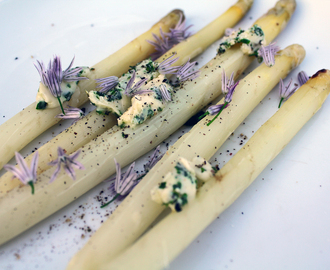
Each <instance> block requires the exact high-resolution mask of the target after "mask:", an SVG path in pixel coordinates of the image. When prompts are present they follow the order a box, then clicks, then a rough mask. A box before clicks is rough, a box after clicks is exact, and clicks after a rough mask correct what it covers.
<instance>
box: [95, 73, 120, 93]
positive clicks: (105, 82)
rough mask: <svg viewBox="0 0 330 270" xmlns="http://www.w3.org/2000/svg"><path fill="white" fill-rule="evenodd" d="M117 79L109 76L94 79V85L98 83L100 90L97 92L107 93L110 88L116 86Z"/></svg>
mask: <svg viewBox="0 0 330 270" xmlns="http://www.w3.org/2000/svg"><path fill="white" fill-rule="evenodd" d="M118 82H119V81H118V77H116V76H110V77H106V78H102V79H96V83H99V85H98V88H101V89H100V90H99V92H101V93H107V92H109V91H110V90H111V89H112V88H114V87H115V86H116V85H117V84H118Z"/></svg>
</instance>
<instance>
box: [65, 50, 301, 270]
mask: <svg viewBox="0 0 330 270" xmlns="http://www.w3.org/2000/svg"><path fill="white" fill-rule="evenodd" d="M304 56H305V50H304V49H303V48H302V47H301V46H299V45H292V46H289V47H287V48H286V49H285V50H283V51H281V52H280V53H279V55H278V56H276V61H275V65H274V66H273V67H271V68H269V67H267V66H266V65H265V64H262V65H261V66H260V67H258V68H256V69H255V70H254V71H253V72H251V73H250V74H249V75H247V76H246V77H245V78H244V79H242V80H241V81H240V83H239V85H238V86H237V88H236V90H235V92H234V95H233V100H232V102H231V103H230V106H229V107H228V108H226V109H225V110H224V111H223V112H222V114H221V115H220V116H219V118H218V120H216V121H215V122H213V123H212V124H211V125H210V126H209V127H207V126H206V124H207V123H208V122H209V121H210V119H212V118H213V116H210V117H206V119H203V120H201V121H200V122H199V123H198V124H196V125H195V126H194V127H193V128H192V129H191V130H190V132H188V133H187V134H185V135H184V136H183V137H181V138H180V139H179V140H178V141H177V142H176V143H175V144H174V145H173V146H172V147H171V148H170V149H169V150H168V152H167V153H166V154H165V155H164V157H163V158H162V159H161V160H160V161H159V162H158V163H157V164H156V165H155V166H154V167H153V168H152V170H151V171H150V172H149V173H148V174H147V175H146V176H145V177H144V178H143V179H142V181H141V182H140V183H139V184H138V185H137V187H135V189H134V190H133V191H132V192H131V194H130V196H129V197H127V198H126V199H125V200H124V201H123V202H122V203H121V204H120V205H119V207H118V208H117V209H116V211H115V212H114V213H113V214H112V215H111V216H110V218H109V219H108V220H107V221H106V222H105V223H104V224H103V225H102V227H101V228H100V229H99V230H98V231H97V232H96V233H95V234H94V235H93V236H92V238H91V239H90V240H89V243H88V244H86V245H85V246H84V248H83V249H82V250H81V251H79V252H78V253H77V255H75V257H74V258H73V259H72V260H71V262H70V264H69V267H68V269H81V268H82V267H83V266H86V265H87V266H89V268H90V269H92V268H93V267H94V266H100V265H102V263H104V262H107V261H110V260H111V258H113V257H114V256H115V255H116V254H119V252H120V251H121V250H123V249H124V248H125V247H127V246H129V245H131V244H132V243H133V242H134V241H135V240H136V239H137V238H138V237H139V236H140V235H141V234H142V233H143V232H144V231H145V230H146V229H147V228H148V227H149V226H150V225H151V223H152V222H153V221H154V220H155V219H156V217H157V216H158V215H159V214H160V213H161V212H162V211H163V209H164V207H163V206H161V205H158V204H156V203H155V202H153V201H151V197H150V190H151V189H152V188H153V187H155V186H156V185H157V184H158V183H160V182H162V179H163V176H164V175H166V173H167V172H168V171H171V170H172V168H173V167H174V165H175V164H176V162H177V161H178V158H179V157H180V156H181V157H184V158H186V159H188V160H190V159H191V158H192V157H193V156H196V155H199V156H201V157H204V158H206V159H210V158H211V157H212V156H213V155H214V153H215V152H216V151H217V149H218V148H219V147H220V146H221V145H222V144H223V143H224V141H225V140H226V139H227V138H228V137H229V136H230V134H231V133H232V132H233V131H234V130H235V129H236V128H237V126H238V125H239V124H240V123H241V122H242V121H243V120H244V119H245V118H246V117H247V116H248V115H249V114H250V112H251V111H252V110H253V109H254V107H256V106H257V105H258V104H259V102H260V101H261V100H262V99H263V98H264V97H265V96H266V95H267V94H268V92H269V91H270V90H271V89H273V88H274V86H275V85H276V84H277V83H278V82H279V80H280V78H284V77H285V76H286V75H287V74H288V73H289V72H290V71H291V70H292V69H294V68H295V67H296V66H297V65H299V64H300V63H301V62H302V60H303V59H304ZM222 103H223V102H222ZM141 206H143V207H141ZM109 241H111V242H112V241H113V242H115V243H116V245H111V246H108V243H109ZM105 247H107V248H105ZM87 266H86V268H85V269H89V268H88V267H87Z"/></svg>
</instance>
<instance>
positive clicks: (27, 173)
mask: <svg viewBox="0 0 330 270" xmlns="http://www.w3.org/2000/svg"><path fill="white" fill-rule="evenodd" d="M15 157H16V161H17V164H18V166H19V167H20V168H16V167H15V166H13V165H10V164H6V165H4V166H3V167H4V168H5V169H6V170H7V171H9V172H12V173H13V174H14V178H15V177H16V178H18V179H19V180H20V181H21V182H22V183H23V184H24V185H30V186H31V192H32V194H34V183H35V182H36V181H37V168H38V166H37V164H38V158H39V153H38V151H36V153H35V154H34V156H33V158H32V161H31V168H29V167H28V165H27V164H26V162H25V160H24V158H23V157H22V156H21V155H20V153H18V152H15Z"/></svg>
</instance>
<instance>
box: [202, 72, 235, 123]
mask: <svg viewBox="0 0 330 270" xmlns="http://www.w3.org/2000/svg"><path fill="white" fill-rule="evenodd" d="M238 84H239V81H237V82H236V83H235V81H234V73H232V74H231V76H230V79H229V80H228V79H227V77H226V73H225V71H223V72H222V91H223V89H226V90H225V91H226V92H224V93H226V96H225V100H224V101H225V103H224V104H219V105H213V106H210V107H209V108H208V109H207V111H206V113H205V114H204V115H202V116H201V118H202V117H204V116H205V115H208V114H210V115H214V114H216V116H215V117H213V119H212V120H211V121H210V122H208V123H207V126H209V125H211V124H212V123H213V121H214V120H215V119H216V118H217V117H218V116H219V115H220V113H221V112H222V111H223V110H224V109H226V108H227V107H228V106H229V103H230V102H231V101H232V98H233V94H234V91H235V89H236V87H237V85H238Z"/></svg>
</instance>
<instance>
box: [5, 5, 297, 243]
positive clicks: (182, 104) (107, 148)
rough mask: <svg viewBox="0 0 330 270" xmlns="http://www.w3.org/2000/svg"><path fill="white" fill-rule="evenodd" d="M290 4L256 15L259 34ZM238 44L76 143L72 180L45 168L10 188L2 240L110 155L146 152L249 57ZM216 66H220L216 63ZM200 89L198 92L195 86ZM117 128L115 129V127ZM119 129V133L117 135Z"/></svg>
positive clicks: (101, 174)
mask: <svg viewBox="0 0 330 270" xmlns="http://www.w3.org/2000/svg"><path fill="white" fill-rule="evenodd" d="M294 8H295V2H294V1H292V0H287V1H280V2H278V3H277V4H276V6H275V8H274V9H271V10H270V11H269V12H268V13H267V14H266V15H265V16H263V17H262V18H261V19H259V20H257V22H256V23H257V24H258V25H259V26H260V27H261V28H262V29H263V31H264V34H265V39H266V41H267V42H270V41H271V40H272V39H274V38H275V37H276V36H277V35H278V34H279V33H280V32H281V30H282V29H283V27H284V26H285V25H286V24H287V22H288V20H289V19H290V17H291V14H292V13H293V11H294ZM252 60H253V57H249V56H247V55H245V54H244V53H243V52H242V51H241V50H240V48H239V47H238V46H234V47H233V48H232V49H229V50H227V51H226V52H225V53H223V54H221V55H217V56H216V57H215V58H214V59H212V60H211V61H210V62H209V63H208V64H207V65H206V66H204V67H203V68H202V69H201V71H200V76H199V77H198V78H197V79H196V80H194V81H189V82H187V83H185V84H184V85H183V86H181V89H180V90H179V91H177V93H176V95H175V96H174V97H173V101H172V102H170V103H168V105H167V106H166V107H165V108H164V109H163V111H161V112H159V113H158V114H157V115H155V116H154V117H153V118H151V119H149V120H147V121H146V122H145V123H144V124H143V125H140V126H138V127H137V128H136V129H134V130H133V129H130V128H125V129H120V128H119V127H118V126H115V127H113V128H112V129H110V130H109V131H107V132H105V133H104V134H102V135H101V136H99V137H98V138H96V139H95V140H94V141H92V142H90V143H88V144H87V145H85V146H83V147H82V148H81V152H82V154H81V155H80V156H79V158H78V159H77V161H78V162H80V163H82V164H83V166H85V168H86V170H79V171H77V172H76V178H77V180H76V181H72V180H71V179H70V176H68V175H67V174H65V173H63V172H61V173H59V174H58V177H57V179H56V181H54V182H53V183H52V184H48V182H49V180H50V179H51V175H52V174H53V170H52V169H49V170H47V171H45V172H44V173H42V174H41V175H39V177H38V180H37V183H36V192H35V195H33V196H31V194H30V191H29V190H28V189H25V188H15V189H13V190H11V191H10V192H8V193H7V194H6V195H5V196H3V197H1V199H0V206H2V207H0V209H1V210H0V219H1V220H3V221H4V222H1V224H0V242H1V243H3V242H5V241H7V240H9V239H10V238H12V237H14V236H16V235H17V234H19V233H21V232H22V231H24V230H26V229H27V228H29V227H31V226H33V225H34V224H36V223H37V222H39V221H41V220H42V219H44V218H45V217H47V216H49V215H50V214H52V213H54V212H55V211H57V210H58V209H60V208H62V207H64V206H65V205H67V204H68V203H70V202H71V201H73V200H75V199H76V198H77V197H79V196H80V195H82V194H84V193H85V192H86V191H88V190H90V189H91V188H92V187H94V186H95V185H96V184H98V183H100V182H101V181H102V180H104V179H105V178H106V177H108V176H109V175H111V174H113V173H114V172H115V166H114V164H113V159H114V157H116V160H117V161H118V162H119V163H120V164H121V165H122V166H125V165H127V164H128V163H130V162H132V161H133V160H135V159H136V158H138V157H139V156H141V155H143V154H144V153H146V152H148V151H149V150H151V149H152V148H154V147H155V146H156V145H158V144H159V143H160V142H162V141H163V140H164V139H165V138H167V137H168V136H169V135H170V134H171V133H172V132H174V131H175V130H176V129H178V128H179V127H180V126H181V125H183V124H184V123H185V122H186V120H188V119H189V118H190V117H191V116H192V115H194V114H195V113H196V112H197V111H199V110H200V109H201V108H203V107H204V106H205V105H207V104H208V103H209V102H210V101H212V100H213V99H215V98H216V97H217V96H219V95H220V94H221V85H219V84H218V80H219V78H218V77H219V73H220V72H221V70H222V69H225V70H226V72H228V73H229V74H230V73H232V72H234V73H235V76H236V77H237V76H238V75H239V74H240V73H241V72H243V70H244V69H245V68H246V67H247V66H248V64H250V63H251V61H252ZM219 66H220V67H221V68H219ZM202 90H203V91H204V95H201V91H202ZM118 131H119V132H118ZM123 134H124V135H125V136H123Z"/></svg>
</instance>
